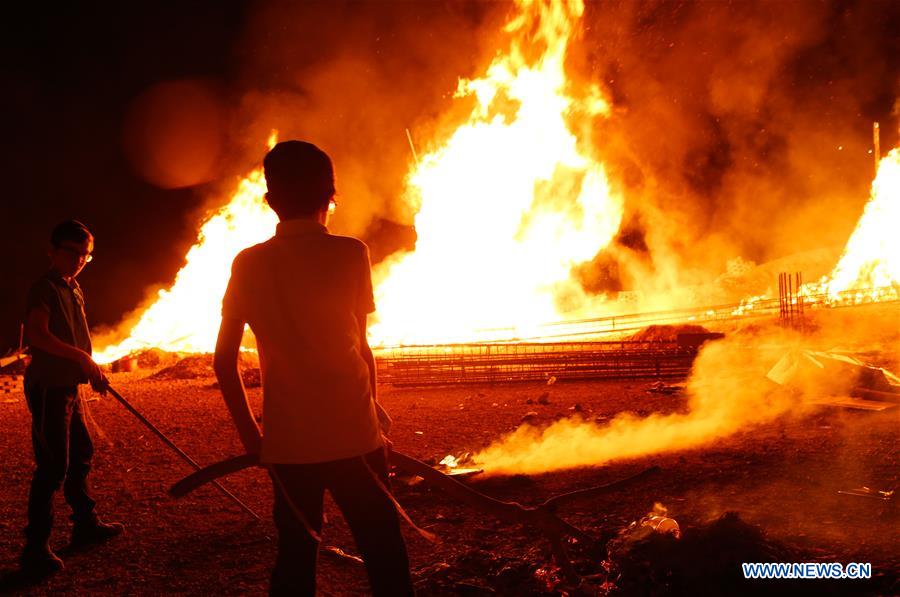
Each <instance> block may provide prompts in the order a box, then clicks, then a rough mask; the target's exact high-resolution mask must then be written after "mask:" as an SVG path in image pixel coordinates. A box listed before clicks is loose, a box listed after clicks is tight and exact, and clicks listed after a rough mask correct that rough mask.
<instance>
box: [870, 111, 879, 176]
mask: <svg viewBox="0 0 900 597" xmlns="http://www.w3.org/2000/svg"><path fill="white" fill-rule="evenodd" d="M872 154H873V155H874V156H875V174H878V162H880V161H881V128H880V127H879V126H878V123H877V122H873V123H872Z"/></svg>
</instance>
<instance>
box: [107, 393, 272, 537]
mask: <svg viewBox="0 0 900 597" xmlns="http://www.w3.org/2000/svg"><path fill="white" fill-rule="evenodd" d="M106 391H107V392H109V393H110V394H112V397H113V398H115V399H116V400H118V401H119V402H120V403H121V404H122V406H124V407H125V408H127V409H128V410H129V411H130V412H131V414H133V415H134V416H135V417H136V418H137V420H138V421H140V422H141V423H143V424H144V426H145V427H147V429H149V430H150V431H152V432H153V433H154V434H156V436H157V437H158V438H159V439H161V440H162V441H163V443H165V444H166V445H167V446H169V447H170V448H172V450H174V451H175V453H176V454H178V455H179V456H181V459H182V460H184V461H185V462H187V463H188V464H190V465H191V467H193V469H194V470H195V471H200V470H203V467H202V466H200V465H199V464H197V462H196V461H194V459H193V458H191V457H190V456H188V455H187V454H185V453H184V451H183V450H182V449H181V448H179V447H178V446H176V445H175V443H174V442H173V441H172V440H170V439H169V438H168V437H166V435H165V434H164V433H163V432H162V431H160V430H159V429H157V428H156V426H155V425H154V424H153V423H151V422H150V421H148V420H147V418H146V417H145V416H144V415H142V414H141V413H140V412H139V411H138V410H137V409H136V408H135V407H134V406H132V405H131V403H130V402H128V401H127V400H125V398H123V397H122V395H121V394H119V393H118V392H117V391H115V390H114V389H113V388H112V386H110V385H109V384H108V383H107V385H106ZM212 484H213V485H215V486H216V489H218V490H219V491H221V492H222V493H224V494H225V495H226V496H227V497H228V499H230V500H231V501H232V502H234V503H235V504H237V505H238V506H240V508H241V510H243V511H244V512H246V513H247V514H249V515H250V516H252V517H253V518H255V519H256V520H260V517H259V514H257V513H256V512H254V511H253V510H252V509H251V508H250V507H249V506H248V505H247V504H245V503H244V502H242V501H241V500H239V499H238V498H237V496H235V495H234V494H233V493H231V492H230V491H228V490H227V489H225V487H223V486H222V484H221V483H219V482H218V481H213V482H212Z"/></svg>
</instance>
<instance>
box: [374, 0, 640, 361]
mask: <svg viewBox="0 0 900 597" xmlns="http://www.w3.org/2000/svg"><path fill="white" fill-rule="evenodd" d="M519 5H520V7H521V9H522V11H521V14H520V15H518V16H517V17H516V18H514V19H513V20H512V21H510V22H509V24H508V25H507V26H506V31H507V32H509V33H510V34H511V35H512V36H513V39H512V42H511V47H510V51H509V52H508V53H507V54H501V55H498V56H497V57H496V58H495V59H494V61H493V63H492V64H491V65H490V67H489V68H488V69H487V73H486V74H485V76H484V77H482V78H479V79H471V80H461V81H460V82H459V87H458V89H457V97H468V98H472V99H473V100H474V103H475V106H474V108H473V109H472V112H471V115H470V116H469V118H468V121H467V122H466V123H465V124H463V125H462V126H460V127H459V128H458V129H457V130H456V131H455V132H454V133H453V135H452V136H451V137H450V138H449V139H448V140H447V141H446V143H444V145H443V146H441V147H439V148H437V149H435V150H434V151H432V152H431V153H428V154H427V155H425V156H423V157H422V158H421V160H419V162H418V165H417V167H416V168H415V169H414V171H413V172H412V173H411V174H410V175H409V178H408V185H409V186H408V194H407V197H408V200H409V201H410V202H411V203H412V204H413V205H415V206H418V210H417V214H416V216H415V227H416V232H417V234H418V237H419V241H418V243H417V246H416V249H415V251H414V252H412V253H408V254H405V255H403V256H401V257H399V258H396V259H394V260H391V261H390V262H388V263H386V264H385V265H384V266H382V267H379V268H378V270H377V271H376V280H377V282H378V285H377V292H376V299H377V301H376V302H377V304H378V323H377V324H376V325H374V326H373V327H372V338H373V340H374V341H375V343H377V344H410V343H431V342H451V341H471V340H478V339H484V333H483V332H481V331H480V330H484V329H487V328H497V327H514V328H518V329H519V330H523V331H524V330H525V329H529V328H532V327H535V326H537V325H538V324H541V323H545V322H548V321H554V320H558V319H560V317H561V316H562V315H563V310H562V309H561V308H560V304H561V303H562V301H563V300H565V301H567V303H568V304H569V307H570V309H571V306H572V304H573V303H575V305H576V306H577V305H578V302H579V301H578V300H577V299H578V297H579V295H580V294H581V287H580V285H579V284H578V283H577V282H576V281H574V280H572V279H571V277H570V272H571V270H572V268H573V267H574V266H576V265H577V264H579V263H583V262H585V261H588V260H590V259H591V258H593V257H594V255H596V253H597V252H598V251H599V250H600V249H601V248H603V247H604V246H605V245H607V244H608V243H609V241H610V240H611V239H612V238H613V236H614V235H615V234H616V232H617V231H618V228H619V224H620V222H621V219H622V201H621V200H620V199H619V198H618V197H615V196H613V195H612V193H611V192H610V189H609V185H608V183H607V179H606V175H605V173H604V170H603V167H602V165H601V164H599V163H596V162H594V161H592V160H591V159H590V158H588V157H587V156H586V155H585V152H584V150H583V148H582V147H580V145H579V138H578V137H577V136H576V135H575V134H574V133H573V132H572V130H571V128H570V125H569V124H568V123H567V121H568V120H570V119H573V116H575V115H580V116H581V118H582V122H585V121H587V120H588V119H590V117H592V116H595V115H597V114H600V113H603V112H605V111H606V110H607V109H608V106H607V104H606V102H605V101H604V100H603V98H602V96H601V95H600V94H599V92H598V91H597V90H596V89H594V90H593V93H592V94H591V95H590V97H589V98H588V99H586V100H580V101H576V100H574V99H572V98H571V97H570V96H568V95H567V94H566V92H567V89H566V87H567V82H566V75H565V70H564V62H565V56H566V48H567V45H568V43H569V39H570V37H571V36H572V34H573V29H574V23H575V22H576V21H577V20H578V18H579V17H580V16H581V14H582V12H583V9H584V7H583V5H582V3H581V2H580V1H571V2H551V3H538V2H532V1H528V0H521V1H520V2H519ZM529 35H531V36H533V37H530V38H529V37H528V36H529ZM526 43H527V44H534V46H537V47H545V48H546V49H545V51H544V53H543V54H542V55H541V56H540V57H538V58H537V59H536V60H534V61H533V62H529V61H528V60H527V59H526V58H525V52H524V46H525V45H526ZM534 46H529V47H534Z"/></svg>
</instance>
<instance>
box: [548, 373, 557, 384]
mask: <svg viewBox="0 0 900 597" xmlns="http://www.w3.org/2000/svg"><path fill="white" fill-rule="evenodd" d="M555 383H556V376H555V375H551V376H550V378H549V379H547V385H548V386H552V385H553V384H555Z"/></svg>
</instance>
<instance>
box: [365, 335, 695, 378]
mask: <svg viewBox="0 0 900 597" xmlns="http://www.w3.org/2000/svg"><path fill="white" fill-rule="evenodd" d="M375 354H376V359H377V361H378V375H379V380H380V381H382V382H385V383H390V384H393V385H398V386H404V385H406V386H417V385H439V384H456V383H500V382H515V381H536V380H548V379H550V378H551V377H554V378H556V379H603V378H606V379H629V378H631V379H633V378H659V379H662V378H673V377H684V376H686V375H687V374H688V372H689V371H690V368H691V364H692V363H693V360H694V357H695V356H696V354H697V349H696V347H687V348H686V347H683V346H679V344H678V343H677V342H628V341H620V342H558V343H510V344H446V345H434V346H405V347H397V348H387V349H377V350H376V351H375Z"/></svg>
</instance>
